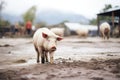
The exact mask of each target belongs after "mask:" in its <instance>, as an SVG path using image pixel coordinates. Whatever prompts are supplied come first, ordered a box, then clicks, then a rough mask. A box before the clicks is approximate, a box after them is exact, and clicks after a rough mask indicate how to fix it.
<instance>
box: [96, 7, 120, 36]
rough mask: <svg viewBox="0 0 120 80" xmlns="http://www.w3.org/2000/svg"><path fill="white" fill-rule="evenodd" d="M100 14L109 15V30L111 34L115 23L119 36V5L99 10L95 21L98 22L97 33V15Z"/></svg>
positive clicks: (98, 20)
mask: <svg viewBox="0 0 120 80" xmlns="http://www.w3.org/2000/svg"><path fill="white" fill-rule="evenodd" d="M100 16H109V17H111V21H110V22H109V23H110V25H111V27H112V31H111V34H113V30H114V29H115V27H116V24H117V26H118V31H119V33H118V36H119V37H120V7H114V8H111V9H109V10H107V11H105V12H101V13H98V14H97V22H98V34H99V33H100V32H99V25H100V22H101V21H100V19H99V17H100ZM116 18H117V21H116Z"/></svg>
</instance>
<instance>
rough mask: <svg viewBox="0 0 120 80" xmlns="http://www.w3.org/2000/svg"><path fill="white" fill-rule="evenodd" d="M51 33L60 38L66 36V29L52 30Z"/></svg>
mask: <svg viewBox="0 0 120 80" xmlns="http://www.w3.org/2000/svg"><path fill="white" fill-rule="evenodd" d="M51 31H52V32H54V33H55V34H56V35H58V36H64V28H51Z"/></svg>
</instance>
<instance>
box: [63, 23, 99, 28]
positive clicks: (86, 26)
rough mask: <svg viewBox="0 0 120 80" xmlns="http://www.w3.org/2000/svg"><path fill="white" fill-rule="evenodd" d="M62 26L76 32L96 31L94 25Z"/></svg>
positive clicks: (75, 24) (71, 24) (68, 24)
mask: <svg viewBox="0 0 120 80" xmlns="http://www.w3.org/2000/svg"><path fill="white" fill-rule="evenodd" d="M64 24H65V26H66V27H68V28H69V29H70V30H77V29H88V30H97V26H94V25H82V24H80V23H64Z"/></svg>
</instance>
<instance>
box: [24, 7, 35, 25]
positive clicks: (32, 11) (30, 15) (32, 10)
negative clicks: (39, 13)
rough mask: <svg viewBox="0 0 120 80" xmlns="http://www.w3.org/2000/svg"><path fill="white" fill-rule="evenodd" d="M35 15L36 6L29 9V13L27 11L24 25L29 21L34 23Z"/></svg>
mask: <svg viewBox="0 0 120 80" xmlns="http://www.w3.org/2000/svg"><path fill="white" fill-rule="evenodd" d="M35 13H36V6H32V7H31V8H30V9H28V11H26V12H25V13H24V14H23V20H24V23H26V22H27V21H31V22H32V23H33V21H34V19H35Z"/></svg>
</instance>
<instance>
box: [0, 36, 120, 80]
mask: <svg viewBox="0 0 120 80" xmlns="http://www.w3.org/2000/svg"><path fill="white" fill-rule="evenodd" d="M119 48H120V40H119V39H110V40H108V41H107V40H103V39H101V38H87V39H79V38H77V37H75V38H74V39H73V38H72V37H67V38H64V40H63V41H61V42H59V43H58V49H57V51H56V52H55V55H54V57H55V60H54V64H50V63H45V64H41V63H36V52H35V50H34V46H33V44H32V39H31V38H30V39H25V38H24V39H21V38H20V39H0V80H120V49H119Z"/></svg>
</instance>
